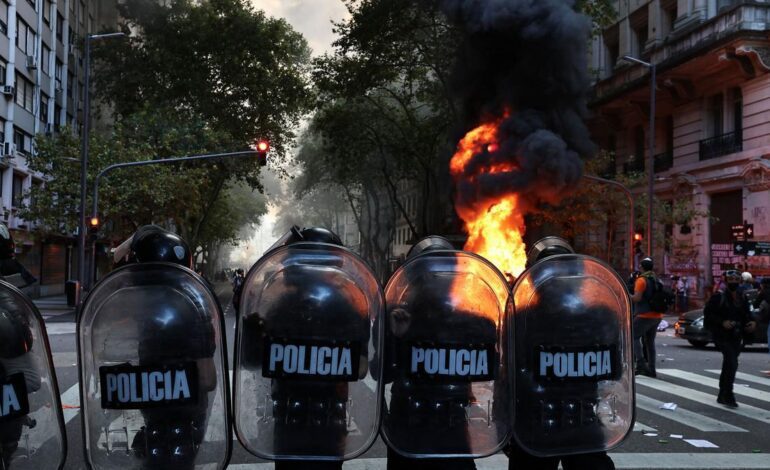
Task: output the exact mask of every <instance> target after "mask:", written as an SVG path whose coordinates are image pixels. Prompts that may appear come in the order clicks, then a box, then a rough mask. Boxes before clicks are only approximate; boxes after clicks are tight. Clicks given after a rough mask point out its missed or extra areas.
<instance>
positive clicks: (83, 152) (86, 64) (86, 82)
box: [78, 33, 125, 307]
mask: <svg viewBox="0 0 770 470" xmlns="http://www.w3.org/2000/svg"><path fill="white" fill-rule="evenodd" d="M122 36H125V33H106V34H89V35H87V36H86V38H85V45H84V46H85V47H84V56H85V57H84V60H83V73H84V77H83V93H84V96H83V134H82V136H81V138H82V141H81V143H80V214H79V219H78V281H80V289H81V292H82V289H83V286H84V284H85V283H86V266H85V264H86V232H87V229H86V193H87V191H88V188H87V185H88V138H89V134H90V130H91V129H90V124H91V123H90V114H91V113H90V109H91V108H90V106H91V93H90V89H89V87H90V82H91V80H90V76H91V41H92V40H94V39H96V40H99V39H109V38H116V37H122ZM79 297H82V296H79ZM79 306H80V305H78V307H79Z"/></svg>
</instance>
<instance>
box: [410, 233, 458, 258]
mask: <svg viewBox="0 0 770 470" xmlns="http://www.w3.org/2000/svg"><path fill="white" fill-rule="evenodd" d="M432 250H454V246H452V243H451V242H450V241H449V240H447V239H446V238H444V237H440V236H438V235H429V236H427V237H425V238H422V239H421V240H420V241H418V242H417V243H415V244H414V245H413V246H412V248H410V249H409V253H407V254H406V257H407V258H412V257H414V256H417V255H420V254H422V253H425V252H426V251H432Z"/></svg>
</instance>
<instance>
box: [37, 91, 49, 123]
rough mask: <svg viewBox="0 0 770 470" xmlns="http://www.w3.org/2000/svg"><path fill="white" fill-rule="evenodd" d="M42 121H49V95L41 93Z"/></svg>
mask: <svg viewBox="0 0 770 470" xmlns="http://www.w3.org/2000/svg"><path fill="white" fill-rule="evenodd" d="M39 114H40V122H42V123H43V124H47V123H48V95H46V94H45V93H40V113H39Z"/></svg>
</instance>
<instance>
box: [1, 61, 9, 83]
mask: <svg viewBox="0 0 770 470" xmlns="http://www.w3.org/2000/svg"><path fill="white" fill-rule="evenodd" d="M7 67H8V63H7V62H6V61H5V60H3V59H0V83H2V84H3V85H5V71H6V68H7Z"/></svg>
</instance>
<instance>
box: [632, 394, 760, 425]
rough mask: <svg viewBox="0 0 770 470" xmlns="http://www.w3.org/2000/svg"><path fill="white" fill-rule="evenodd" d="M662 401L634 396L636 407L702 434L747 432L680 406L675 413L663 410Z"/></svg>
mask: <svg viewBox="0 0 770 470" xmlns="http://www.w3.org/2000/svg"><path fill="white" fill-rule="evenodd" d="M662 404H663V402H662V401H659V400H655V399H654V398H650V397H648V396H645V395H642V394H639V393H637V394H636V406H637V407H638V408H641V409H643V410H644V411H646V412H648V413H652V414H655V415H658V416H662V417H664V418H666V419H670V420H673V421H676V422H677V423H680V424H683V425H685V426H688V427H691V428H695V429H697V430H699V431H704V432H748V431H747V430H746V429H743V428H739V427H738V426H733V425H731V424H728V423H724V422H722V421H718V420H716V419H713V418H709V417H708V416H703V415H701V414H698V413H693V412H692V411H689V410H686V409H684V408H682V407H680V406H678V407H677V408H676V410H675V411H670V410H663V409H661V408H660V406H661V405H662Z"/></svg>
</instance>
